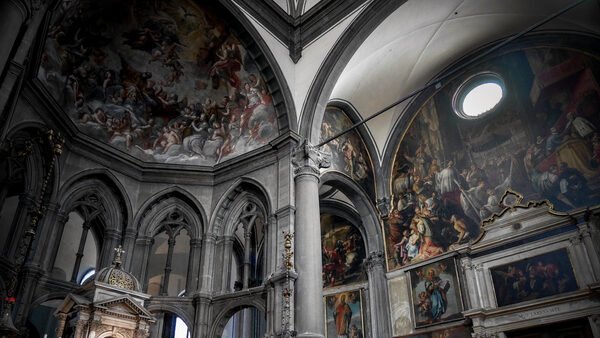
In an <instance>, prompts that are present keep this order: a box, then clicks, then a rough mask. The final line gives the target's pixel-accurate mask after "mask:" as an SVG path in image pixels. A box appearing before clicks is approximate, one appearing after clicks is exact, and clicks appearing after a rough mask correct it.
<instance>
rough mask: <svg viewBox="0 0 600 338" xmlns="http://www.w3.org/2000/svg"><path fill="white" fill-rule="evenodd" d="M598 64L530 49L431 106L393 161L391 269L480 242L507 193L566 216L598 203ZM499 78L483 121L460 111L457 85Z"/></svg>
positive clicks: (449, 89)
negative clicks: (500, 94) (498, 93)
mask: <svg viewBox="0 0 600 338" xmlns="http://www.w3.org/2000/svg"><path fill="white" fill-rule="evenodd" d="M598 69H600V62H598V60H597V59H594V58H592V57H591V56H588V55H586V54H583V53H579V52H576V51H573V50H566V49H548V48H528V49H523V50H518V51H513V52H510V53H506V54H503V55H500V56H497V57H495V58H494V59H491V60H489V61H486V62H483V63H481V64H479V65H478V66H477V67H473V68H472V69H470V70H469V72H467V73H466V74H464V75H463V76H461V77H459V78H456V79H454V80H453V81H451V82H449V83H448V84H446V85H445V86H443V87H442V88H440V89H439V90H438V91H437V92H436V93H435V94H434V95H433V96H431V97H430V98H429V99H428V100H426V101H425V102H424V103H423V104H422V106H421V107H420V108H419V109H418V111H417V113H416V114H415V115H414V118H413V119H412V121H410V122H409V124H408V128H407V129H406V131H405V133H404V135H403V136H402V139H401V142H400V144H399V146H398V150H397V153H396V156H395V161H394V165H393V173H392V175H393V176H392V177H391V181H390V186H391V191H392V203H391V208H390V210H391V212H390V215H389V222H388V223H387V224H386V225H385V232H386V235H387V236H386V238H387V243H386V247H387V252H386V254H387V259H388V267H389V269H390V270H393V269H397V268H400V267H402V266H405V265H407V264H411V263H415V262H418V261H422V260H426V259H429V258H432V257H435V256H437V255H439V254H442V253H444V252H447V251H449V250H453V249H454V248H456V247H459V246H461V245H464V244H466V243H468V242H469V241H472V240H474V239H476V238H477V237H478V236H479V234H480V233H481V224H482V222H483V221H484V220H486V219H488V218H489V217H490V216H492V215H493V214H495V213H499V212H501V211H502V209H503V208H504V206H502V205H501V203H500V199H501V196H502V195H503V194H504V192H505V191H507V190H508V189H510V190H513V191H516V192H518V193H520V194H522V195H523V196H524V198H525V201H531V200H548V201H550V202H551V203H552V204H553V206H554V208H555V210H558V211H567V210H571V209H576V208H583V207H587V206H591V205H595V204H598V202H599V200H600V199H599V197H600V134H599V132H598V127H600V86H599V85H598V77H599V76H600V73H599V72H598ZM481 72H493V73H495V74H498V75H499V76H500V77H501V78H502V79H503V81H504V83H505V88H504V98H503V99H502V101H501V102H500V103H499V104H498V106H496V107H495V108H494V109H492V110H491V111H488V112H487V113H485V114H483V115H481V117H479V118H465V117H462V116H460V114H457V113H455V111H454V109H453V98H455V96H454V95H455V93H456V90H457V88H459V86H460V85H461V84H462V83H463V82H464V81H465V80H466V79H467V78H468V77H469V76H472V75H473V74H478V73H481Z"/></svg>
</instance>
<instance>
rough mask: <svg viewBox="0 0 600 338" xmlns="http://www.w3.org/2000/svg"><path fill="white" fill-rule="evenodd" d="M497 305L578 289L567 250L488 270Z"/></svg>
mask: <svg viewBox="0 0 600 338" xmlns="http://www.w3.org/2000/svg"><path fill="white" fill-rule="evenodd" d="M490 273H491V274H492V280H493V282H494V292H495V294H496V302H497V304H498V306H505V305H510V304H515V303H520V302H524V301H528V300H534V299H539V298H543V297H549V296H554V295H558V294H561V293H565V292H570V291H575V290H577V281H576V279H575V275H574V274H573V267H572V266H571V261H570V260H569V255H568V253H567V250H566V249H561V250H558V251H553V252H549V253H545V254H543V255H538V256H534V257H530V258H527V259H524V260H520V261H517V262H513V263H510V264H506V265H502V266H496V267H493V268H491V269H490Z"/></svg>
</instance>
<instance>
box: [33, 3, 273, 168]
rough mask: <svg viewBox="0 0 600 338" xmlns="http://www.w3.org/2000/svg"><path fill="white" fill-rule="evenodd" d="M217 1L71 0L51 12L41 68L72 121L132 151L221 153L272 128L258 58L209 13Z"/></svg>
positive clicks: (164, 155) (150, 155)
mask: <svg viewBox="0 0 600 338" xmlns="http://www.w3.org/2000/svg"><path fill="white" fill-rule="evenodd" d="M223 10H224V9H222V8H218V5H215V4H209V3H203V4H199V3H197V2H194V1H190V0H177V1H166V0H157V1H154V2H153V6H146V5H145V3H143V2H118V3H111V4H110V5H106V4H104V3H101V2H95V1H91V0H82V1H73V2H69V4H68V5H65V6H63V8H62V10H61V11H57V12H56V13H55V15H54V17H53V18H52V25H51V27H50V29H49V33H48V36H47V38H46V42H45V51H44V54H43V56H42V62H41V64H40V69H39V71H38V78H39V79H40V81H41V82H42V84H43V85H44V86H45V88H46V89H47V90H48V91H49V93H50V95H51V96H52V97H53V98H54V99H55V100H56V101H57V102H58V103H59V104H60V105H61V106H62V108H63V109H64V110H65V111H66V112H67V113H68V114H69V116H70V117H71V118H72V119H73V121H75V122H76V124H77V126H78V128H79V129H81V130H82V131H84V132H85V133H87V134H89V135H90V136H92V137H94V138H96V139H97V140H100V141H103V142H106V143H107V144H109V145H111V146H113V147H116V148H118V149H120V150H122V151H124V152H126V153H128V154H130V155H132V156H135V157H137V158H139V159H141V160H144V161H151V162H165V163H182V164H196V165H213V164H215V163H218V162H221V161H224V160H226V159H229V158H232V157H234V156H237V155H240V154H242V153H244V152H247V151H249V150H252V149H255V148H257V147H260V146H262V145H265V144H267V143H268V142H269V141H271V140H273V139H274V138H275V137H276V136H277V135H278V133H279V132H278V130H279V128H278V123H277V113H276V111H275V108H274V106H273V102H272V98H271V94H270V93H269V92H268V90H267V88H266V86H265V85H264V83H263V81H262V79H261V77H260V75H259V74H258V67H257V65H256V64H255V63H254V62H253V61H252V60H251V58H250V56H249V55H248V53H247V52H246V50H245V49H244V47H243V46H242V45H241V44H240V42H239V40H238V39H237V37H236V36H234V35H233V34H232V33H231V32H230V31H229V30H228V29H227V24H225V23H223V22H219V21H215V20H216V18H221V17H223V14H224V13H223V12H222V11H223ZM108 12H110V13H108ZM116 13H136V20H131V18H130V17H129V16H128V15H120V14H116ZM103 18H104V19H103ZM106 18H111V19H110V22H108V21H106V20H108V19H106Z"/></svg>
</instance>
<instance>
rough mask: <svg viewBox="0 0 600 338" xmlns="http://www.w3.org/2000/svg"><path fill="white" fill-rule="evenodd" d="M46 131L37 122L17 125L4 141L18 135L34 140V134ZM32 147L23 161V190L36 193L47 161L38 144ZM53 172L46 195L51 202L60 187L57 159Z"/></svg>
mask: <svg viewBox="0 0 600 338" xmlns="http://www.w3.org/2000/svg"><path fill="white" fill-rule="evenodd" d="M46 129H48V127H47V126H46V125H44V124H42V123H38V122H23V123H19V124H17V125H15V126H14V127H13V128H12V129H11V130H10V131H9V132H8V134H7V135H6V140H11V139H13V138H15V137H17V136H18V134H19V133H25V134H27V136H28V137H29V138H34V137H37V136H38V135H36V134H41V133H43V131H44V130H46ZM32 146H33V147H32V153H31V154H29V155H28V156H26V159H25V163H26V168H27V169H28V170H27V173H26V176H25V190H26V191H31V192H36V193H37V192H39V191H40V188H41V185H42V184H41V183H42V182H43V180H44V176H45V175H46V170H45V166H46V165H47V163H46V162H47V160H48V159H44V156H43V154H44V153H45V151H46V150H43V149H40V144H39V143H37V142H33V144H32ZM53 170H54V173H53V179H52V182H51V184H52V191H51V192H50V195H48V196H49V197H50V198H51V200H55V198H56V196H57V195H58V191H59V189H58V188H59V186H60V179H59V178H60V162H59V161H58V159H56V161H55V163H54V169H53ZM47 193H48V192H47Z"/></svg>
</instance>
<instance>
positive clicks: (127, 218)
mask: <svg viewBox="0 0 600 338" xmlns="http://www.w3.org/2000/svg"><path fill="white" fill-rule="evenodd" d="M93 177H97V178H99V179H101V180H103V181H104V182H106V183H108V184H107V185H108V186H109V187H110V188H111V189H112V190H113V191H114V192H115V193H117V198H118V199H120V200H121V201H122V202H123V205H124V208H122V209H123V210H122V211H123V218H122V219H123V222H122V224H123V227H122V229H126V228H128V227H129V226H130V224H131V223H132V222H131V220H132V215H133V211H132V210H133V208H132V206H131V199H130V198H129V195H128V194H127V190H126V189H125V187H124V186H123V184H122V183H121V181H119V179H118V178H117V177H116V176H115V174H113V173H112V171H110V170H108V169H106V168H94V169H88V170H84V171H81V172H78V173H76V174H75V175H73V176H71V177H69V178H68V179H67V180H66V181H65V183H63V184H62V186H63V187H62V188H61V190H60V196H65V195H64V194H65V193H66V189H68V188H69V187H70V186H72V185H74V184H75V183H76V182H79V181H84V180H85V179H87V178H93Z"/></svg>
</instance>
